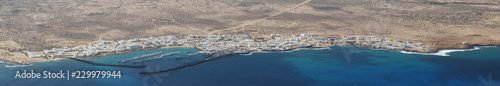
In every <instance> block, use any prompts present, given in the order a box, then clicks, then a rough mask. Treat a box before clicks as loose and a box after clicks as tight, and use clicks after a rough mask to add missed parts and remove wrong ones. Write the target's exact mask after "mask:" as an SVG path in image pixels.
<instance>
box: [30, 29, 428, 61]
mask: <svg viewBox="0 0 500 86" xmlns="http://www.w3.org/2000/svg"><path fill="white" fill-rule="evenodd" d="M344 45H355V46H361V47H368V48H373V49H389V50H405V51H417V52H429V51H430V48H431V47H429V46H427V45H425V44H424V43H413V42H412V41H401V40H390V39H388V38H385V37H383V36H338V35H311V34H307V33H303V34H296V35H288V36H284V35H281V34H271V35H269V36H268V37H256V36H251V35H231V34H226V35H192V34H191V35H180V36H172V35H170V36H161V37H149V38H137V39H129V40H111V41H102V42H95V43H88V44H87V45H80V46H75V47H62V48H52V49H50V50H43V51H37V52H31V51H23V53H25V54H26V55H27V56H28V57H30V58H46V59H57V58H61V57H65V58H82V57H93V56H98V55H107V54H113V53H118V52H127V51H133V50H143V49H154V48H160V47H175V46H194V47H195V48H197V49H198V50H200V51H199V52H198V53H199V54H209V55H214V54H222V53H231V54H238V53H250V52H260V51H289V50H293V49H297V48H321V47H329V46H344Z"/></svg>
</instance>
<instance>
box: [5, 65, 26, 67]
mask: <svg viewBox="0 0 500 86" xmlns="http://www.w3.org/2000/svg"><path fill="white" fill-rule="evenodd" d="M32 65H33V64H28V65H19V64H15V65H5V67H27V66H32Z"/></svg>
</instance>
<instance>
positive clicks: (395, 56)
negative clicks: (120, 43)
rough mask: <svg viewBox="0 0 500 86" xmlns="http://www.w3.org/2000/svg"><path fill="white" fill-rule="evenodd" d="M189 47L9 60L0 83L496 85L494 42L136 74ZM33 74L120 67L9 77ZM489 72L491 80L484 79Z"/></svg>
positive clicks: (297, 54)
mask: <svg viewBox="0 0 500 86" xmlns="http://www.w3.org/2000/svg"><path fill="white" fill-rule="evenodd" d="M159 51H164V52H177V51H186V52H182V53H179V54H176V55H172V56H167V57H164V58H162V59H159V60H154V61H150V62H144V63H143V64H132V63H131V62H129V63H117V61H119V60H123V59H129V58H133V57H135V56H140V55H144V54H149V53H154V52H159ZM196 51H198V50H196V49H194V48H185V47H181V48H162V49H154V50H144V51H133V52H129V53H125V54H116V55H108V56H101V57H96V58H89V59H85V60H88V61H92V62H96V63H107V64H122V65H147V67H146V68H121V67H106V66H95V65H90V64H86V63H83V62H78V61H75V60H70V59H64V60H58V61H50V62H38V63H31V65H28V66H15V64H10V63H5V62H3V63H0V68H1V70H0V84H2V85H5V86H10V85H54V84H56V85H81V86H88V85H125V86H137V85H140V86H152V85H162V86H163V85H168V86H200V85H203V86H207V85H208V86H261V85H264V86H276V85H278V86H287V85H292V86H296V85H313V86H318V85H320V86H332V85H334V86H346V85H349V86H352V85H357V86H359V85H361V86H364V85H374V86H379V85H384V86H386V85H390V86H416V85H418V86H422V85H424V86H425V85H431V86H478V85H483V86H488V85H491V84H496V85H499V80H500V69H499V68H500V64H499V62H500V54H499V53H498V52H500V48H498V47H480V49H479V50H474V51H464V52H451V53H448V55H449V56H433V55H418V54H404V53H401V52H400V51H390V50H370V49H366V48H359V47H352V46H340V47H339V46H336V47H330V49H322V50H317V49H316V50H315V49H300V50H296V51H293V52H274V53H269V52H256V53H252V54H251V55H231V56H226V57H223V58H220V59H217V60H214V61H210V62H207V63H203V64H199V65H196V66H192V67H188V68H184V69H180V70H176V71H171V72H167V73H161V74H152V75H140V74H138V73H139V72H142V71H159V70H164V69H168V68H173V67H175V66H176V65H182V64H185V63H190V62H194V61H197V60H200V59H202V58H203V57H205V56H203V55H195V56H193V57H189V58H186V59H182V60H175V58H176V57H177V56H185V55H186V54H187V52H192V53H195V52H196ZM24 70H34V71H35V72H42V71H54V72H58V71H59V70H63V71H66V70H70V71H77V70H90V71H93V70H98V71H103V70H104V71H107V70H110V71H121V72H122V76H121V78H107V79H102V78H99V79H70V80H67V79H16V78H14V76H15V74H16V71H24ZM489 77H491V78H492V80H491V81H490V80H489Z"/></svg>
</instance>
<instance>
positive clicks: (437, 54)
mask: <svg viewBox="0 0 500 86" xmlns="http://www.w3.org/2000/svg"><path fill="white" fill-rule="evenodd" d="M479 49H481V48H479V47H474V49H447V50H440V51H439V52H437V53H419V52H407V51H401V53H404V54H420V55H436V56H450V55H449V54H448V53H451V52H462V51H473V50H479Z"/></svg>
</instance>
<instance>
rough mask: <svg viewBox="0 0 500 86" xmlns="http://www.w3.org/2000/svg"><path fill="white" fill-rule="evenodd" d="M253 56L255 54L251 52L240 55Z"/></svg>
mask: <svg viewBox="0 0 500 86" xmlns="http://www.w3.org/2000/svg"><path fill="white" fill-rule="evenodd" d="M252 54H253V52H250V53H248V54H240V55H244V56H250V55H252Z"/></svg>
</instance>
